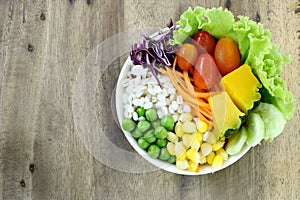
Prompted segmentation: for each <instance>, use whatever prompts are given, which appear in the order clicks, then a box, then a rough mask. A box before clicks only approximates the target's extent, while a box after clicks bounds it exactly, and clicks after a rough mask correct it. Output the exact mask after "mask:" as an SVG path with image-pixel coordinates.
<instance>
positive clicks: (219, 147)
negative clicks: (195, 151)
mask: <svg viewBox="0 0 300 200" xmlns="http://www.w3.org/2000/svg"><path fill="white" fill-rule="evenodd" d="M224 144H225V141H220V140H219V141H217V142H216V143H215V144H214V145H213V147H212V150H213V151H218V150H219V149H221V148H222V147H223V146H224Z"/></svg>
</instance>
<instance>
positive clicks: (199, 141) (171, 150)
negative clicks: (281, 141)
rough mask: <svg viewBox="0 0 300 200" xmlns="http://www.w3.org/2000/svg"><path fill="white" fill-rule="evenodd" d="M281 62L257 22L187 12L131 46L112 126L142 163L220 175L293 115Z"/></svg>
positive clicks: (217, 12)
mask: <svg viewBox="0 0 300 200" xmlns="http://www.w3.org/2000/svg"><path fill="white" fill-rule="evenodd" d="M289 59H290V58H289V56H286V55H283V54H281V53H280V52H279V50H278V46H276V45H275V44H273V43H272V42H271V33H270V31H269V30H268V29H265V28H264V27H263V25H262V24H260V23H257V22H254V21H252V20H250V19H249V18H248V17H245V16H238V17H237V20H235V18H234V15H233V14H232V13H231V12H230V11H228V10H226V9H225V10H223V9H222V8H211V9H206V8H202V7H195V8H194V9H192V8H189V9H188V10H187V11H185V12H184V13H183V14H182V15H181V16H180V19H179V21H177V22H176V23H175V24H173V22H172V20H170V22H169V23H168V25H167V28H165V29H162V30H161V31H159V32H157V33H154V34H152V35H150V36H142V41H141V42H140V43H135V44H132V46H131V52H130V56H129V57H128V59H127V61H126V62H125V64H124V66H123V68H122V71H121V73H120V76H119V80H118V83H117V90H116V105H117V115H118V120H119V122H120V124H121V126H122V129H123V132H124V133H125V136H126V138H127V139H128V141H129V142H130V144H131V145H132V146H133V147H134V149H135V150H136V151H137V152H138V153H139V154H140V155H141V156H143V157H144V158H145V159H146V160H148V161H149V162H151V163H152V164H154V165H155V166H158V167H160V168H162V169H165V170H167V171H170V172H173V173H178V174H186V175H198V174H207V173H212V172H215V171H218V170H220V169H223V168H225V167H227V166H229V165H231V164H233V163H234V162H235V161H237V160H238V159H240V158H241V157H242V156H243V155H244V154H245V153H247V151H248V150H249V149H250V148H251V147H254V146H256V145H258V144H260V143H261V142H262V141H263V140H267V141H272V140H273V139H274V138H275V137H277V136H278V135H279V134H280V133H282V132H283V130H284V127H285V124H286V122H287V120H289V119H291V118H292V116H293V111H294V109H295V99H294V97H293V95H292V93H291V92H290V91H289V90H288V88H287V85H286V83H285V82H284V80H283V79H282V78H281V77H280V75H281V73H282V70H283V66H284V65H286V64H287V63H288V62H289Z"/></svg>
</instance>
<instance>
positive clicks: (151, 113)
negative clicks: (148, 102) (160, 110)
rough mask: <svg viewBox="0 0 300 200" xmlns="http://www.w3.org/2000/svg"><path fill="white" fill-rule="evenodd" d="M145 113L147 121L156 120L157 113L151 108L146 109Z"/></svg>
mask: <svg viewBox="0 0 300 200" xmlns="http://www.w3.org/2000/svg"><path fill="white" fill-rule="evenodd" d="M145 115H146V119H147V120H148V121H149V122H154V121H155V120H157V113H156V111H155V110H154V109H153V108H151V109H148V110H146V112H145Z"/></svg>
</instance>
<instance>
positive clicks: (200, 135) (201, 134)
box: [195, 131, 203, 143]
mask: <svg viewBox="0 0 300 200" xmlns="http://www.w3.org/2000/svg"><path fill="white" fill-rule="evenodd" d="M195 136H196V139H197V140H198V141H199V142H200V143H202V142H203V133H200V132H199V131H197V132H196V133H195Z"/></svg>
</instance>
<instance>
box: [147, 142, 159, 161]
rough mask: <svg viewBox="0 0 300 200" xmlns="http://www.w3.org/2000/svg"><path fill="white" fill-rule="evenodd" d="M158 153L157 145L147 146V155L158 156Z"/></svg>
mask: <svg viewBox="0 0 300 200" xmlns="http://www.w3.org/2000/svg"><path fill="white" fill-rule="evenodd" d="M159 153H160V148H159V147H158V146H157V145H155V144H152V145H151V146H150V147H149V148H148V155H149V156H150V157H151V158H158V156H159Z"/></svg>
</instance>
